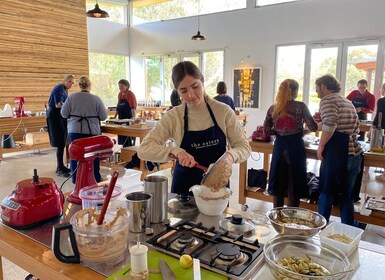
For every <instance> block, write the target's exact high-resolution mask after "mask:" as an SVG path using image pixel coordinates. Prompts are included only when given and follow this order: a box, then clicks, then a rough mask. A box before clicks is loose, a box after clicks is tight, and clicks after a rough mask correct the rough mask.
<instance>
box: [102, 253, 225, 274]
mask: <svg viewBox="0 0 385 280" xmlns="http://www.w3.org/2000/svg"><path fill="white" fill-rule="evenodd" d="M160 259H163V260H165V261H166V262H167V263H168V265H169V266H170V268H171V269H172V271H173V273H174V274H175V277H176V278H177V279H183V280H193V279H194V278H193V274H194V273H193V268H192V267H190V268H183V267H181V266H180V264H179V259H178V258H175V257H172V256H170V255H167V254H165V253H162V252H160V251H158V250H151V249H150V250H149V251H148V252H147V261H148V272H149V274H150V275H149V278H148V279H149V280H161V279H162V275H161V274H160V270H159V260H160ZM130 271H131V265H130V264H129V265H127V266H125V267H123V268H122V269H120V270H119V271H117V272H115V273H114V274H112V275H111V276H109V277H108V278H107V280H116V279H121V278H122V279H127V278H128V277H127V276H129V275H128V274H129V272H130ZM201 275H202V279H209V280H228V277H226V276H224V275H221V274H219V273H216V272H213V271H210V270H207V269H205V268H201Z"/></svg>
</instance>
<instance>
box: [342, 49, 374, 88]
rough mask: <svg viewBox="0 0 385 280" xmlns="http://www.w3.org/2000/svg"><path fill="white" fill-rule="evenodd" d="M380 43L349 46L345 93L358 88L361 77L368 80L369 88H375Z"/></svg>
mask: <svg viewBox="0 0 385 280" xmlns="http://www.w3.org/2000/svg"><path fill="white" fill-rule="evenodd" d="M377 49H378V45H377V44H375V45H361V46H349V47H348V50H347V54H348V60H347V67H346V81H345V95H348V94H349V93H350V92H351V91H352V90H355V89H357V82H358V81H359V80H361V79H365V80H367V81H368V90H369V91H370V92H373V90H374V78H375V76H376V60H377Z"/></svg>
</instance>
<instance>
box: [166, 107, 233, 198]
mask: <svg viewBox="0 0 385 280" xmlns="http://www.w3.org/2000/svg"><path fill="white" fill-rule="evenodd" d="M206 106H207V109H208V110H209V113H210V116H211V119H212V121H213V123H214V126H212V127H210V128H208V129H205V130H199V131H189V130H188V108H187V105H186V104H185V112H184V135H183V139H182V143H181V146H180V147H181V148H182V149H184V150H185V151H186V152H187V153H189V154H190V155H192V156H193V157H194V159H195V161H197V162H198V163H199V164H201V165H203V166H207V167H208V166H209V165H210V164H211V163H214V162H216V161H217V159H219V158H220V157H221V156H222V155H223V154H224V153H225V152H226V144H227V143H226V136H225V134H224V133H223V131H222V129H221V128H220V127H219V126H218V123H217V121H216V119H215V117H214V114H213V111H212V110H211V108H210V106H209V104H207V103H206ZM202 175H203V171H202V170H200V169H198V168H195V167H193V168H190V167H183V166H181V165H180V164H179V162H178V161H177V162H176V165H175V169H174V175H173V178H172V185H171V192H173V193H177V194H188V193H189V189H190V187H192V186H194V185H200V183H201V181H202Z"/></svg>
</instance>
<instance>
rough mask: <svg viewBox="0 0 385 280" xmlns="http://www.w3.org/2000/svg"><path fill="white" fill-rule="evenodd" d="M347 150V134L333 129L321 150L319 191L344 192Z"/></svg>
mask: <svg viewBox="0 0 385 280" xmlns="http://www.w3.org/2000/svg"><path fill="white" fill-rule="evenodd" d="M348 152H349V135H348V134H345V133H341V132H338V131H335V132H334V133H333V136H332V137H331V138H330V140H329V141H328V142H327V144H326V145H325V149H324V152H323V157H324V159H323V161H322V163H321V167H320V180H319V188H320V192H321V193H323V194H326V195H329V196H330V195H332V196H333V195H338V194H343V193H344V191H345V186H346V168H347V161H348Z"/></svg>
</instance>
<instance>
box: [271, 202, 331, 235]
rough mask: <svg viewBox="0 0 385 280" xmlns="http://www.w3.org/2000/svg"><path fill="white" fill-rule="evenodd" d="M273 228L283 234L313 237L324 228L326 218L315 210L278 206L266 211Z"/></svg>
mask: <svg viewBox="0 0 385 280" xmlns="http://www.w3.org/2000/svg"><path fill="white" fill-rule="evenodd" d="M266 216H267V218H268V219H269V220H270V223H271V224H272V226H273V228H274V229H275V230H276V231H277V232H278V233H279V234H282V235H303V236H307V237H312V236H314V235H316V234H317V233H318V232H319V231H320V230H321V229H323V228H324V227H325V226H326V224H327V222H326V219H325V218H324V217H323V216H322V215H320V214H318V213H316V212H313V211H310V210H307V209H303V208H298V207H277V208H273V209H271V210H269V211H268V212H267V213H266Z"/></svg>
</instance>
